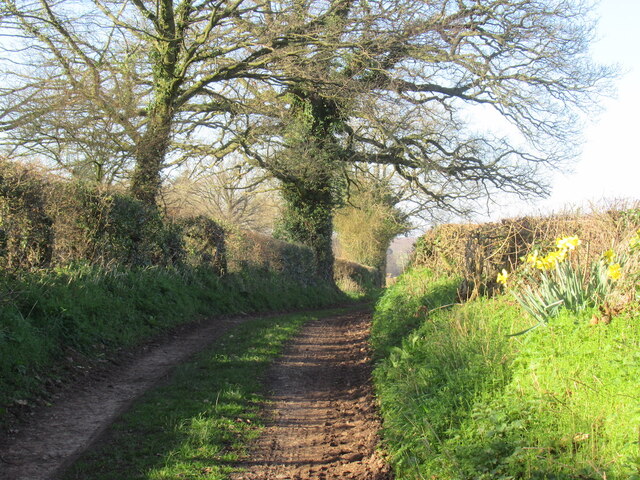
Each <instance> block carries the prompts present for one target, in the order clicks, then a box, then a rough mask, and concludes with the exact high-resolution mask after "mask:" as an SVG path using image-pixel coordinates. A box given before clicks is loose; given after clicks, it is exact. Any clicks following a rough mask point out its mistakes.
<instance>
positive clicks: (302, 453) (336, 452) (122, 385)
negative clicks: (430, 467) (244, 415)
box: [0, 312, 391, 480]
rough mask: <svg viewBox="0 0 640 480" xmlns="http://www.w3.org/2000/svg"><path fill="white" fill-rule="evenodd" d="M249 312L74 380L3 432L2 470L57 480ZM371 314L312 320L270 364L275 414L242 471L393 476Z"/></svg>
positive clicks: (4, 479)
mask: <svg viewBox="0 0 640 480" xmlns="http://www.w3.org/2000/svg"><path fill="white" fill-rule="evenodd" d="M245 320H246V319H243V318H235V319H233V318H229V319H215V320H210V321H208V322H203V323H202V324H199V325H193V326H192V327H190V328H188V329H182V330H181V331H180V332H177V333H174V335H172V336H170V337H167V338H165V339H164V341H162V342H159V343H156V344H152V345H148V346H147V347H146V348H145V349H144V350H143V351H141V352H139V353H138V354H137V355H134V356H131V357H130V358H129V359H128V360H127V361H126V362H124V363H123V364H121V365H115V366H112V368H109V369H105V370H103V371H102V372H101V374H100V375H99V376H97V377H98V378H96V376H94V375H92V376H91V379H89V378H86V379H85V380H83V381H80V382H77V383H76V384H75V385H73V387H72V388H69V389H67V390H66V391H65V392H64V394H63V395H61V396H60V398H58V399H57V400H56V401H55V402H54V404H53V405H52V406H50V407H47V408H42V409H40V410H39V411H36V412H35V413H34V415H33V416H32V417H31V418H30V419H29V421H28V422H27V423H26V424H25V425H22V426H21V427H20V429H19V431H16V432H14V433H13V434H10V435H8V436H6V435H5V437H4V438H0V479H1V480H51V479H55V478H57V477H58V476H59V475H60V474H61V473H62V472H63V471H64V469H65V468H66V467H68V466H69V465H70V464H71V463H72V462H73V461H74V460H75V459H76V458H78V457H79V456H80V454H82V452H84V451H86V450H87V449H88V448H90V447H91V445H92V444H93V443H94V442H96V441H97V440H98V439H99V438H100V436H101V434H102V433H103V432H104V431H105V430H106V429H107V427H108V426H109V425H110V424H111V423H112V422H113V421H114V420H115V419H116V418H117V417H118V416H119V415H120V414H121V413H122V412H124V411H125V410H126V409H127V408H128V407H129V406H130V405H131V403H132V402H133V401H134V400H135V399H136V398H138V397H139V396H140V395H142V394H143V393H144V392H145V391H147V390H149V389H150V388H152V387H154V386H155V385H157V384H158V383H160V382H162V381H164V380H165V379H166V378H168V375H169V374H170V372H171V370H172V369H173V367H175V366H176V365H178V364H179V363H182V362H184V361H185V360H187V359H188V358H189V357H190V356H192V355H193V354H195V353H197V352H199V351H201V350H202V349H204V348H205V347H206V346H207V345H209V344H210V343H211V342H213V341H214V340H215V339H217V338H219V337H220V336H221V335H222V334H223V333H224V332H225V331H227V330H228V329H229V328H232V327H233V326H235V325H237V324H239V323H240V322H242V321H245ZM369 324H370V316H369V315H368V314H366V313H362V312H357V313H351V314H347V315H341V316H336V317H332V318H324V319H321V320H317V321H313V322H311V323H309V324H308V325H307V326H306V327H305V328H304V329H303V331H302V332H301V334H300V335H299V336H298V337H296V338H295V339H294V340H293V341H292V343H291V344H290V345H289V346H288V348H287V349H286V352H285V354H284V356H283V357H281V358H280V359H279V360H278V361H277V362H275V363H274V364H273V365H272V367H271V368H270V369H269V372H268V374H267V377H266V381H267V385H268V387H269V390H270V392H271V393H270V402H269V405H268V406H267V407H266V414H267V415H268V418H269V419H270V423H269V425H268V427H267V429H266V430H265V432H264V434H263V436H262V437H261V438H260V439H259V440H258V441H257V442H256V444H255V445H254V446H253V449H252V454H251V456H250V457H249V459H248V460H247V461H245V462H244V463H243V464H242V465H240V466H241V467H243V468H246V469H247V470H246V471H245V472H243V473H241V474H238V475H236V476H235V477H234V480H272V479H273V480H275V479H290V480H294V479H298V480H303V479H304V480H307V479H309V480H311V479H323V480H330V479H343V480H347V479H359V480H388V479H390V478H391V475H390V473H389V469H388V467H387V466H386V464H385V462H384V461H383V459H382V457H381V456H380V454H379V453H378V452H377V450H376V448H377V445H378V437H377V431H378V429H379V426H380V425H379V420H378V417H377V414H376V409H375V401H374V397H373V392H372V388H371V383H370V374H371V367H370V363H369V351H368V345H367V338H368V327H369Z"/></svg>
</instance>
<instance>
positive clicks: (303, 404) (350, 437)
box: [232, 312, 392, 480]
mask: <svg viewBox="0 0 640 480" xmlns="http://www.w3.org/2000/svg"><path fill="white" fill-rule="evenodd" d="M369 325H370V315H368V314H366V313H362V312H358V313H352V314H347V315H342V316H336V317H331V318H324V319H320V320H315V321H313V322H311V323H309V324H308V325H307V326H306V327H305V328H304V329H303V331H302V332H301V334H300V335H299V336H297V337H296V338H295V339H294V340H293V342H292V343H291V344H290V345H289V347H288V348H287V349H286V351H285V354H284V355H283V356H282V357H281V358H280V359H279V360H278V361H276V362H275V363H274V364H273V365H272V367H271V368H270V369H269V372H268V374H267V382H268V385H269V389H270V391H271V394H270V397H269V399H270V402H269V405H268V407H267V414H268V418H270V423H269V425H268V426H267V428H266V430H265V432H264V434H263V435H262V436H261V438H260V439H259V440H258V441H257V442H256V444H255V445H254V446H253V448H252V453H251V455H250V457H249V459H247V460H246V461H244V462H243V463H242V464H241V465H240V466H241V467H243V468H245V469H246V470H245V471H243V472H241V473H238V474H235V475H234V476H233V477H232V478H233V480H284V479H289V480H314V479H318V480H338V479H341V480H389V479H391V478H392V477H391V473H390V471H389V468H388V466H387V465H386V463H385V462H384V460H383V459H382V457H381V455H380V454H379V452H378V450H377V447H378V443H379V439H378V430H379V427H380V421H379V418H378V415H377V410H376V407H375V400H374V396H373V390H372V387H371V365H370V358H369V349H368V333H369Z"/></svg>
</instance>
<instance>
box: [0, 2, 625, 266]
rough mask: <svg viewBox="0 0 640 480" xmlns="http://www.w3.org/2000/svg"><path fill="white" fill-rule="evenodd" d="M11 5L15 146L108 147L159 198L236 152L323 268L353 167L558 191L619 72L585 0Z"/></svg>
mask: <svg viewBox="0 0 640 480" xmlns="http://www.w3.org/2000/svg"><path fill="white" fill-rule="evenodd" d="M1 18H2V25H3V31H4V32H6V33H5V34H6V35H10V36H12V41H13V43H11V42H3V44H2V46H3V48H4V49H5V52H6V53H10V54H11V55H12V56H11V57H10V58H5V64H7V62H11V63H13V64H14V65H15V68H13V69H12V70H11V71H10V72H9V73H8V74H7V81H6V83H5V85H6V86H5V87H4V88H3V90H2V99H3V102H4V103H3V105H4V106H3V109H2V112H1V116H0V121H1V123H0V127H1V128H2V129H3V130H4V131H5V134H4V137H3V140H4V141H5V143H7V144H11V145H12V146H13V147H14V149H23V150H30V151H35V152H39V153H41V154H48V155H51V156H53V158H56V156H57V157H61V151H62V153H63V154H64V155H66V156H68V155H69V154H71V155H77V154H82V152H84V151H91V153H90V156H91V158H92V159H94V163H95V164H96V165H102V164H105V162H104V160H103V159H104V157H105V156H109V155H111V161H112V165H114V164H115V165H122V166H125V168H126V166H127V165H129V164H130V165H131V169H132V171H131V174H130V182H131V189H132V191H133V193H134V194H135V195H136V196H137V197H138V198H140V199H142V200H144V201H146V202H148V203H155V202H156V199H157V196H158V192H159V188H160V183H161V172H162V169H163V168H164V167H166V165H168V164H170V163H172V162H174V161H179V160H180V159H182V158H184V157H194V156H198V155H210V156H211V155H213V156H214V157H215V156H218V157H223V156H224V155H226V154H228V153H229V152H231V151H236V152H237V151H238V150H241V151H242V152H243V153H244V155H245V161H246V162H247V163H249V164H251V165H254V166H256V167H260V168H262V169H264V170H265V171H267V172H269V173H270V174H271V175H272V176H274V177H275V178H277V179H278V180H279V181H280V183H281V186H282V191H283V197H284V203H285V216H284V219H283V221H282V223H281V229H280V230H281V234H282V235H283V236H285V237H287V238H291V239H294V240H298V241H302V242H304V243H307V244H309V245H311V246H313V248H314V249H315V251H316V257H317V260H318V264H319V268H320V270H321V271H323V272H324V273H325V274H326V275H327V276H329V274H330V269H331V264H332V255H331V252H330V243H331V242H330V238H331V233H332V231H333V227H332V218H333V214H334V211H335V209H336V208H337V207H338V206H340V205H341V204H342V203H343V202H344V199H345V195H346V194H347V192H348V191H349V190H350V188H349V185H350V183H352V182H353V181H354V179H357V178H362V177H363V176H364V177H366V176H373V177H375V176H378V173H379V172H380V171H384V177H385V179H386V180H385V181H387V184H388V185H389V186H390V188H393V189H394V190H396V191H397V192H401V193H402V194H403V195H401V197H402V196H403V198H404V200H406V201H412V202H414V203H415V204H416V205H418V206H419V209H421V210H422V211H425V210H426V211H435V210H443V209H444V210H456V211H460V212H462V211H466V210H467V209H468V208H470V203H469V202H470V201H473V200H474V199H479V198H483V197H486V196H487V195H491V194H492V193H494V192H496V191H506V192H512V193H516V194H518V195H521V196H525V197H526V196H531V195H544V194H545V193H546V192H547V191H548V186H547V185H546V183H545V180H544V176H543V175H542V173H543V171H544V168H545V167H553V166H556V165H559V164H560V163H561V162H563V161H565V160H566V159H569V158H571V157H572V155H574V153H575V146H576V145H577V139H578V136H577V133H578V128H577V126H578V125H579V123H580V122H578V121H577V118H578V116H579V114H580V111H585V110H589V109H590V108H592V107H593V106H594V105H595V100H596V99H597V96H598V95H599V94H600V93H601V92H602V91H603V88H604V87H606V84H607V80H608V79H610V78H611V77H612V76H613V75H614V73H615V72H614V71H613V70H612V69H610V68H608V67H604V66H599V65H595V64H594V63H593V62H592V61H591V60H590V57H589V45H590V42H591V41H592V39H593V35H594V22H593V19H592V17H591V5H590V4H589V3H588V2H586V1H583V0H429V1H414V0H325V1H318V0H273V1H272V0H264V1H263V0H251V1H248V0H234V1H226V0H218V1H208V0H200V1H193V0H180V1H170V0H128V1H124V2H119V1H118V2H116V1H109V0H94V1H93V2H84V1H78V2H69V1H65V2H62V1H57V0H22V1H17V0H3V1H2V17H1ZM478 110H481V111H482V112H483V113H482V115H481V116H479V117H477V118H498V119H503V120H504V121H505V124H508V125H510V126H511V127H510V128H512V129H513V131H515V132H516V135H505V134H502V133H501V132H499V131H498V132H496V131H495V129H493V130H492V129H491V128H485V127H484V126H478V125H477V123H476V124H472V123H470V122H469V120H468V118H469V116H472V115H474V113H473V112H475V111H478ZM487 111H490V112H493V115H494V117H490V116H489V117H487V116H486V112H487ZM492 121H493V120H492ZM61 146H62V147H61ZM61 148H62V150H61ZM100 149H102V151H101V150H100ZM101 158H102V160H101ZM56 161H58V160H56ZM356 181H357V180H356Z"/></svg>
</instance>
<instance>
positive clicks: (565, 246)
mask: <svg viewBox="0 0 640 480" xmlns="http://www.w3.org/2000/svg"><path fill="white" fill-rule="evenodd" d="M580 243H581V242H580V239H579V238H578V237H564V238H559V239H558V240H557V241H556V247H558V250H575V248H576V247H577V246H578V245H580Z"/></svg>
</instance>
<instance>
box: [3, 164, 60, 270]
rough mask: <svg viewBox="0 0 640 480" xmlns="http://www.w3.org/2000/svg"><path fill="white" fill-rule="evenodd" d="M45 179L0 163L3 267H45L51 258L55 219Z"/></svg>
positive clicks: (30, 171) (31, 172)
mask: <svg viewBox="0 0 640 480" xmlns="http://www.w3.org/2000/svg"><path fill="white" fill-rule="evenodd" d="M46 187H47V184H46V182H45V181H44V179H43V178H42V177H40V176H38V175H37V174H35V173H34V172H33V171H32V170H29V169H28V168H25V167H23V166H20V165H16V164H13V163H10V162H8V161H5V160H0V267H5V268H11V269H17V268H33V267H43V266H46V265H48V264H49V263H50V261H51V256H52V248H51V247H52V240H53V229H52V223H53V222H52V220H51V218H50V217H49V216H48V215H47V213H46V211H45V210H46V209H45V205H46V198H47V193H46Z"/></svg>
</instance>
